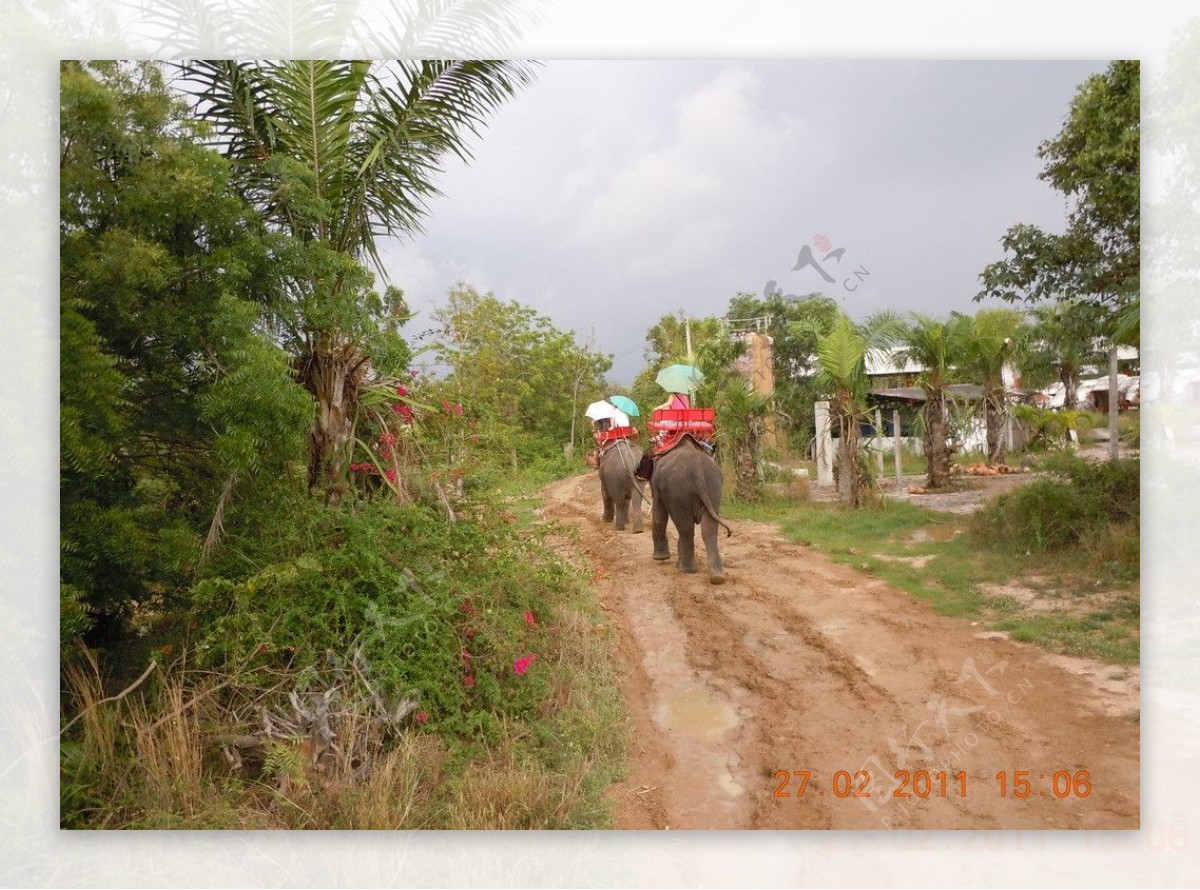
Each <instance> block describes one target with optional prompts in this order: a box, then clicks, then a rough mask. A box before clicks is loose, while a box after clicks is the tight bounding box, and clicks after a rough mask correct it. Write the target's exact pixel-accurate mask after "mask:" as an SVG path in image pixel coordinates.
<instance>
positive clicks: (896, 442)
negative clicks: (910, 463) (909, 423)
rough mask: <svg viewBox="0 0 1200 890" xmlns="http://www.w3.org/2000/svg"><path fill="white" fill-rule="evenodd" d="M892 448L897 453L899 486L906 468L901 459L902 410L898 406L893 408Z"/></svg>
mask: <svg viewBox="0 0 1200 890" xmlns="http://www.w3.org/2000/svg"><path fill="white" fill-rule="evenodd" d="M892 449H893V451H894V452H895V455H896V487H897V488H899V487H900V483H901V482H903V481H904V469H903V466H902V463H903V462H902V461H901V459H900V411H899V409H897V408H893V409H892Z"/></svg>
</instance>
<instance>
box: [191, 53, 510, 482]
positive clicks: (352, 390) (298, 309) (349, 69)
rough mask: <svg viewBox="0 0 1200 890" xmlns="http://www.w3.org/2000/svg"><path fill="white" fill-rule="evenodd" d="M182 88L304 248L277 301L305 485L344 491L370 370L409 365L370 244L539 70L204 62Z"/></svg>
mask: <svg viewBox="0 0 1200 890" xmlns="http://www.w3.org/2000/svg"><path fill="white" fill-rule="evenodd" d="M184 74H185V77H184V78H183V80H182V83H183V84H184V85H185V86H186V87H187V88H189V89H190V90H192V92H193V94H194V96H195V98H196V108H197V111H198V112H199V113H200V114H202V115H203V116H204V117H205V118H206V119H208V120H210V121H212V122H213V124H214V126H215V130H216V134H217V140H218V144H219V145H220V146H221V148H222V150H223V151H224V152H225V153H226V154H227V155H228V156H229V158H230V159H231V160H232V161H233V164H234V170H235V171H236V173H237V176H238V182H239V183H240V185H241V188H242V190H243V192H244V194H245V195H246V196H247V197H248V198H249V199H250V200H251V201H252V202H253V203H254V204H255V206H256V207H258V208H259V209H260V210H261V212H262V213H263V214H264V216H265V218H266V219H267V220H268V221H269V223H270V224H271V225H272V226H273V227H275V228H276V229H277V230H278V231H282V232H286V233H287V234H289V235H291V236H293V238H294V239H295V241H296V242H298V243H299V244H300V245H301V247H299V248H296V249H293V250H291V251H290V252H289V253H288V254H287V255H286V256H282V257H280V260H281V262H282V263H283V266H284V268H285V269H286V270H287V281H288V286H287V288H286V289H285V291H284V293H283V294H282V299H281V300H279V301H276V302H275V303H274V304H272V306H271V307H270V308H271V310H272V311H273V315H274V322H275V326H276V328H277V333H278V335H279V336H280V337H281V339H282V340H283V342H284V343H285V344H286V346H287V348H288V349H289V351H290V352H291V353H292V355H293V357H294V361H295V365H296V369H297V372H298V374H299V379H300V381H301V382H302V383H303V385H304V386H305V387H306V388H307V389H308V391H309V392H310V393H312V395H313V397H314V398H315V400H316V406H317V408H316V418H315V421H314V423H313V427H312V430H311V432H310V435H309V486H310V488H316V487H317V486H319V485H326V486H329V487H330V488H331V490H336V484H337V482H338V481H339V480H340V479H341V478H342V476H343V474H344V464H345V459H346V451H347V449H346V446H347V444H348V443H349V441H350V437H351V432H352V423H353V417H354V407H355V404H356V402H357V399H358V394H359V392H360V390H361V387H362V385H363V383H364V381H365V380H366V378H367V375H368V372H369V370H370V369H371V368H372V366H374V369H375V371H376V372H378V373H382V374H387V373H394V372H396V371H398V370H402V369H403V367H404V365H405V364H406V363H407V361H408V358H409V353H408V349H407V346H406V344H405V343H404V341H403V340H402V339H401V337H400V335H399V332H398V329H399V326H400V324H402V323H403V320H404V318H405V316H406V314H407V310H406V308H405V306H404V302H403V295H402V294H401V293H400V292H399V291H398V290H396V289H394V288H391V287H388V288H387V289H386V290H385V291H384V292H383V293H382V294H379V293H377V292H376V291H375V290H374V289H373V280H372V276H371V275H370V274H369V273H368V272H367V270H366V269H365V267H364V266H363V265H362V264H363V263H364V262H366V261H371V262H373V263H374V265H375V268H376V270H377V271H379V272H380V273H381V274H383V268H382V265H381V264H380V261H379V253H378V248H377V244H376V239H377V238H379V237H380V236H385V235H408V234H411V233H413V232H415V231H417V230H418V229H419V225H420V221H421V218H422V217H423V215H424V214H425V212H426V201H427V200H428V199H429V198H430V197H431V196H432V195H435V194H437V190H436V188H435V186H434V184H433V179H434V176H435V175H436V174H437V173H438V172H440V169H441V167H440V164H441V163H442V160H443V159H444V158H445V157H446V156H447V155H449V154H453V155H457V156H459V157H460V158H463V159H466V158H468V157H469V151H468V148H467V139H468V137H469V136H471V135H474V134H478V132H479V131H480V129H481V128H482V126H483V123H484V120H485V119H486V117H487V115H488V114H489V113H491V112H492V111H494V110H495V109H496V108H497V107H498V106H499V105H500V104H502V103H503V102H504V101H506V100H507V99H509V98H510V97H511V96H513V95H514V94H515V93H516V91H517V89H518V88H519V87H521V86H523V85H524V84H526V83H527V82H528V81H529V80H530V77H531V69H530V67H529V66H528V65H527V64H524V63H520V62H506V61H486V60H484V61H458V60H432V61H406V60H398V61H389V62H370V61H321V60H309V61H284V62H237V61H198V62H191V63H188V64H187V65H185V66H184Z"/></svg>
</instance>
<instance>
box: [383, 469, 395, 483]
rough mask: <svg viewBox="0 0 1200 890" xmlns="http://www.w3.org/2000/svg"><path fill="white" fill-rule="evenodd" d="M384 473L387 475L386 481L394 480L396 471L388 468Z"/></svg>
mask: <svg viewBox="0 0 1200 890" xmlns="http://www.w3.org/2000/svg"><path fill="white" fill-rule="evenodd" d="M384 475H385V476H387V479H388V482H392V483H394V482H395V481H396V471H395V470H388V471H387V472H386V473H384Z"/></svg>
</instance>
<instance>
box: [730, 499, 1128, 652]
mask: <svg viewBox="0 0 1200 890" xmlns="http://www.w3.org/2000/svg"><path fill="white" fill-rule="evenodd" d="M722 512H723V513H724V514H725V515H726V516H728V517H730V518H734V519H743V520H753V521H756V522H767V523H775V524H777V525H778V526H779V528H780V531H781V533H782V534H783V536H784V537H785V538H787V539H788V540H790V541H794V542H796V543H800V544H804V545H806V546H810V547H813V548H815V549H817V550H819V551H821V552H823V553H826V554H828V555H829V556H830V557H831V558H832V559H834V560H835V561H836V562H840V563H844V564H846V565H851V566H854V567H855V568H857V569H860V570H862V571H867V572H870V573H872V574H874V575H877V576H878V577H880V578H882V579H883V580H885V581H887V582H888V583H889V584H892V585H893V586H895V587H898V588H900V589H901V590H904V591H907V592H908V593H910V594H911V595H912V596H914V597H916V598H918V599H923V600H926V601H928V602H929V603H930V604H932V606H933V607H934V608H935V609H936V610H937V611H939V612H940V613H942V614H944V615H952V616H958V617H963V618H969V619H971V620H974V621H979V622H980V623H981V624H983V625H984V626H986V627H988V628H990V629H996V630H1003V631H1006V632H1008V633H1009V634H1011V635H1012V637H1013V639H1016V640H1019V641H1021V642H1028V643H1034V644H1036V645H1038V646H1041V647H1042V648H1045V649H1046V650H1048V651H1051V652H1056V653H1061V654H1067V655H1074V656H1081V657H1087V658H1093V659H1097V660H1101V661H1106V662H1110V663H1113V664H1135V663H1137V661H1138V657H1139V655H1138V644H1139V637H1138V628H1139V615H1140V605H1139V604H1140V599H1139V592H1138V587H1137V581H1136V578H1137V575H1136V568H1134V570H1133V572H1132V576H1131V573H1130V568H1129V566H1128V564H1127V563H1121V562H1119V561H1115V560H1113V559H1106V558H1105V556H1106V554H1104V553H1103V552H1099V551H1098V550H1097V547H1094V546H1085V547H1078V548H1064V549H1062V550H1059V551H1057V552H1054V553H1033V552H1020V551H1014V549H1013V547H1012V546H1010V545H1009V544H1006V543H1005V542H1003V541H1000V540H996V539H995V537H994V536H989V534H988V532H987V530H986V529H985V528H984V527H983V524H982V523H981V522H980V520H979V519H978V518H977V517H972V516H963V515H958V514H951V513H939V512H935V511H933V510H929V509H926V508H924V507H919V506H915V505H913V504H910V503H907V502H903V501H885V502H884V503H883V505H882V506H879V507H875V508H870V509H863V510H857V511H855V510H848V509H846V508H843V507H841V506H840V505H838V504H831V503H817V502H810V501H804V500H795V499H785V498H781V497H768V498H765V499H763V500H762V501H760V502H759V503H756V504H745V503H737V502H732V501H731V502H728V503H727V504H726V505H725V507H724V509H723V510H722ZM1010 543H1011V542H1010ZM1100 544H1103V542H1100ZM1135 546H1136V543H1135Z"/></svg>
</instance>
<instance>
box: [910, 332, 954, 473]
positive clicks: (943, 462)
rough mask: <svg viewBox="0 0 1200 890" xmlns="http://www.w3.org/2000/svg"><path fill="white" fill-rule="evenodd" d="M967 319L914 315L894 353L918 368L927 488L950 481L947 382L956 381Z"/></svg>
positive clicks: (950, 398)
mask: <svg viewBox="0 0 1200 890" xmlns="http://www.w3.org/2000/svg"><path fill="white" fill-rule="evenodd" d="M968 324H969V320H968V319H965V318H963V317H962V316H957V315H952V316H951V317H950V319H949V320H942V319H935V318H930V317H928V316H924V315H919V314H914V315H913V320H912V322H911V323H909V324H907V325H906V326H905V327H904V329H903V331H902V333H901V334H900V342H901V344H902V346H901V349H900V352H899V353H898V355H899V356H900V357H901V358H903V359H905V360H907V361H910V362H913V363H915V364H917V365H918V366H919V367H921V368H922V370H921V372H920V374H919V376H918V378H917V385H918V386H920V387H921V388H922V389H924V390H925V402H924V404H923V405H922V407H921V417H922V420H923V422H924V423H923V425H924V428H925V448H924V451H925V464H926V472H927V474H928V479H927V480H926V485H927V486H928V487H929V488H944V487H945V486H946V485H947V484H948V483H949V481H950V458H951V451H950V446H949V441H948V440H949V434H950V419H951V411H950V402H951V401H952V399H953V396H952V395H951V393H950V389H949V387H950V385H951V384H952V383H955V382H958V380H959V379H960V378H959V377H958V374H959V370H960V365H961V363H962V360H963V357H964V356H965V349H966V341H967V326H968Z"/></svg>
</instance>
